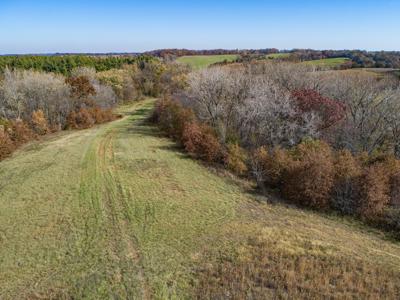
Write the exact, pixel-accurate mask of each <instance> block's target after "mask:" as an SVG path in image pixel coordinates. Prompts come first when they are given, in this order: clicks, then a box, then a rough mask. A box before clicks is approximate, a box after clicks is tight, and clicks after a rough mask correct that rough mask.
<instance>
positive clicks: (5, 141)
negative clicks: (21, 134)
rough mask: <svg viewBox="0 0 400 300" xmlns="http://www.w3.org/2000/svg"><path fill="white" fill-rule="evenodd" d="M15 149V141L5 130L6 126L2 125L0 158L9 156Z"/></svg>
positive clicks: (0, 126) (0, 129)
mask: <svg viewBox="0 0 400 300" xmlns="http://www.w3.org/2000/svg"><path fill="white" fill-rule="evenodd" d="M14 149H15V146H14V143H13V142H12V140H11V139H10V137H9V136H8V134H7V132H6V131H5V130H4V126H3V125H0V160H2V159H4V158H6V157H8V156H9V155H10V154H11V153H12V152H13V151H14Z"/></svg>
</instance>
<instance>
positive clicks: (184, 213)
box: [0, 100, 400, 299]
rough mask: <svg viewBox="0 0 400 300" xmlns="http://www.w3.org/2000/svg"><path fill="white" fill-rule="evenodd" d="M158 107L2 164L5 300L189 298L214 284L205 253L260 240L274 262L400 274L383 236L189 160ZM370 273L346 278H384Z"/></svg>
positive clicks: (133, 111) (0, 241) (32, 148)
mask: <svg viewBox="0 0 400 300" xmlns="http://www.w3.org/2000/svg"><path fill="white" fill-rule="evenodd" d="M153 105H154V100H146V101H144V102H141V103H138V104H135V105H134V106H127V107H124V108H122V112H123V113H124V114H125V115H126V117H125V118H123V119H121V120H118V121H115V122H113V123H109V124H105V125H102V126H99V127H96V128H92V129H88V130H84V131H75V132H64V133H60V134H58V135H55V136H53V137H51V138H49V139H47V140H45V141H43V142H37V143H32V144H30V145H27V146H25V147H24V148H22V149H21V150H19V151H17V152H16V153H15V154H14V155H13V156H12V157H11V158H9V159H6V160H4V161H2V162H1V163H0V191H1V193H0V299H32V298H34V299H35V298H36V299H41V298H45V299H48V298H53V299H54V298H57V299H58V298H61V299H66V298H68V299H69V298H73V299H82V298H84V299H110V298H114V299H141V298H143V299H150V298H154V299H174V298H175V299H185V298H191V297H193V290H194V289H196V286H197V283H196V282H198V281H197V280H200V281H199V282H200V284H202V285H204V281H202V280H203V279H202V276H201V275H199V272H201V269H202V268H200V267H202V266H203V267H204V264H203V263H204V257H205V255H206V253H211V255H212V257H214V258H215V259H217V257H218V255H217V253H220V254H221V253H227V254H229V253H230V252H231V251H232V253H235V252H237V251H239V253H246V252H243V251H242V250H240V249H243V247H246V244H247V241H248V240H249V239H252V238H257V239H262V240H263V241H264V242H263V243H266V245H267V246H266V247H265V248H263V249H264V250H263V252H265V251H266V252H265V253H269V252H268V251H270V250H269V249H274V251H275V252H276V253H278V255H277V256H276V259H277V260H276V259H275V258H274V260H273V261H271V263H268V265H269V266H271V264H272V266H274V265H275V264H279V261H280V260H279V259H278V258H279V257H286V258H287V257H291V258H293V259H294V260H297V259H299V258H301V257H309V258H312V259H313V261H314V260H315V259H317V258H318V259H320V260H322V261H324V262H332V261H337V260H341V259H342V258H346V259H351V260H352V261H354V262H357V266H363V265H373V266H376V267H377V268H379V270H381V272H382V273H383V274H386V273H385V272H389V271H393V270H394V271H397V272H398V271H399V269H400V245H399V243H396V242H391V241H389V240H386V239H385V236H384V235H383V234H382V233H379V232H377V231H374V230H369V229H368V228H366V227H363V226H362V225H360V223H358V222H354V221H351V220H346V219H341V218H336V217H329V216H324V215H321V214H317V213H313V212H309V211H303V210H299V209H296V208H293V207H288V206H286V205H283V204H269V203H268V202H267V201H266V200H267V198H264V197H259V196H256V195H253V194H250V193H249V192H248V191H252V190H253V189H252V188H253V187H252V185H251V183H247V182H238V181H237V180H234V179H230V177H228V176H219V175H217V174H216V173H215V172H211V171H210V170H209V169H207V168H206V167H204V166H203V165H201V164H200V163H198V162H196V161H193V160H192V159H190V158H188V157H187V156H186V155H185V154H183V153H182V152H181V151H180V150H179V149H177V148H176V145H175V144H174V143H173V142H171V141H170V140H168V139H165V138H162V137H160V135H159V132H158V130H157V129H156V128H155V127H153V126H150V125H148V124H146V123H145V122H144V121H145V119H146V117H147V116H148V115H149V113H150V111H151V109H152V107H153ZM239 183H240V184H239ZM220 250H221V252H220ZM275 252H274V253H275ZM243 255H244V254H243ZM245 257H250V258H251V257H252V255H250V254H249V255H245ZM274 257H275V256H274ZM286 258H285V259H286ZM205 263H206V264H205V265H206V266H207V261H206V262H205ZM253 263H254V260H253ZM246 265H247V264H246ZM346 266H347V265H345V266H344V267H343V268H346ZM284 270H286V269H285V268H284ZM363 270H364V269H362V268H361V269H359V268H358V267H357V270H356V268H354V269H353V266H351V267H350V268H348V269H347V271H346V272H347V273H346V272H345V274H348V272H350V275H351V274H352V273H353V272H354V273H357V274H360V275H361V276H362V277H363V278H364V277H365V278H367V279H368V280H371V278H372V280H375V279H376V282H379V281H378V279H379V280H381V279H380V278H375V277H371V276H373V275H370V273H368V269H366V270H367V271H363ZM284 272H286V271H284ZM291 272H292V271H291ZM321 272H323V273H326V274H328V275H327V276H330V275H329V274H330V273H329V272H325V271H323V270H321ZM363 272H364V273H363ZM213 274H214V273H213ZM285 274H286V273H285ZM291 274H292V273H291ZM291 274H287V275H285V276H289V275H290V276H292V275H291ZM296 274H297V273H295V275H296ZM298 274H299V277H301V276H302V275H301V274H300V273H298ZM318 274H320V273H318ZM371 274H375V273H371ZM388 274H389V273H388ZM273 276H274V274H273V273H271V274H267V277H270V278H272V277H273ZM285 276H284V278H286V277H285ZM346 276H347V275H346ZM374 276H375V275H374ZM199 278H200V279H199ZM207 278H209V277H207ZM304 278H305V277H304ZM349 278H350V279H351V277H349ZM384 278H385V277H384ZM398 278H399V276H397V277H396V276H395V277H394V278H393V284H397V286H399V283H398ZM350 279H349V280H350ZM367 279H366V280H367ZM327 282H328V283H329V284H330V281H327ZM366 282H367V281H366ZM205 285H206V287H207V286H209V284H208V283H206V284H205ZM315 288H318V286H316V287H315ZM268 289H269V290H270V291H272V290H273V289H272V288H271V287H269V288H268ZM351 292H352V293H355V295H356V296H357V289H355V290H354V291H353V290H352V291H351ZM203 297H204V295H203ZM200 298H201V294H200ZM355 298H357V297H355Z"/></svg>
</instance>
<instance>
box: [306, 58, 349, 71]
mask: <svg viewBox="0 0 400 300" xmlns="http://www.w3.org/2000/svg"><path fill="white" fill-rule="evenodd" d="M348 60H349V59H348V58H345V57H339V58H325V59H317V60H310V61H305V62H303V63H304V64H307V65H312V66H317V67H328V68H333V67H338V66H340V65H342V64H344V63H345V62H347V61H348Z"/></svg>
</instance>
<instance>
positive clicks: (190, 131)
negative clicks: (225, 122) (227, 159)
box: [182, 122, 222, 162]
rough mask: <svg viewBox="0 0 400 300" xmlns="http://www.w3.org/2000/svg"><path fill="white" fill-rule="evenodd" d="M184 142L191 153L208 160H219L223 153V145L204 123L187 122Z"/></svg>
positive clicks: (183, 135) (183, 136)
mask: <svg viewBox="0 0 400 300" xmlns="http://www.w3.org/2000/svg"><path fill="white" fill-rule="evenodd" d="M182 143H183V145H184V146H185V149H186V151H187V152H189V154H191V155H192V156H194V157H196V158H199V159H203V160H205V161H207V162H213V161H218V159H219V158H220V157H221V154H222V146H221V144H220V143H219V141H218V139H217V138H216V136H215V134H214V132H213V131H212V129H211V128H210V127H209V126H207V125H204V124H202V125H199V124H197V123H195V122H193V123H187V124H186V125H185V128H184V130H183V134H182Z"/></svg>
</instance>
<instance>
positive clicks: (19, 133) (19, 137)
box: [8, 120, 35, 146]
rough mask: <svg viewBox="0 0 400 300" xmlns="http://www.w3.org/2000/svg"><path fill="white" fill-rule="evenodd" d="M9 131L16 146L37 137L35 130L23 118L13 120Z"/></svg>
mask: <svg viewBox="0 0 400 300" xmlns="http://www.w3.org/2000/svg"><path fill="white" fill-rule="evenodd" d="M8 132H9V136H10V139H11V140H12V141H13V142H14V144H15V145H16V146H20V145H22V144H24V143H26V142H29V141H30V140H32V139H33V138H35V134H34V132H33V131H32V130H31V129H30V128H29V126H28V125H26V123H24V122H23V121H21V120H16V121H12V122H11V128H10V129H9V130H8Z"/></svg>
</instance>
